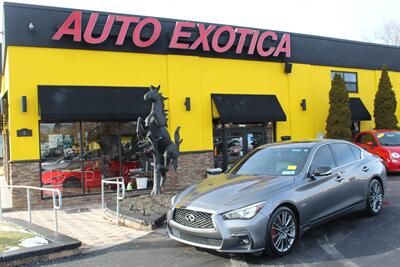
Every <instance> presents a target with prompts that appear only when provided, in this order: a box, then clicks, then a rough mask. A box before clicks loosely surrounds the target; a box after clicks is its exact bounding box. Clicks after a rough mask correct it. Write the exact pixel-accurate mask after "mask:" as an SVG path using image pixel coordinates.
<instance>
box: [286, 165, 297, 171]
mask: <svg viewBox="0 0 400 267" xmlns="http://www.w3.org/2000/svg"><path fill="white" fill-rule="evenodd" d="M287 169H288V170H291V171H295V170H296V169H297V166H296V165H289V166H288V167H287Z"/></svg>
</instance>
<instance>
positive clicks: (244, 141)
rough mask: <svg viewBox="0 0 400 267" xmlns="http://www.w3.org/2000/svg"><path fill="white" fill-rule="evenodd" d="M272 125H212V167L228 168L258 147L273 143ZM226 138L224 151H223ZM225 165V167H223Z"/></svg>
mask: <svg viewBox="0 0 400 267" xmlns="http://www.w3.org/2000/svg"><path fill="white" fill-rule="evenodd" d="M273 131H274V127H273V123H266V124H262V123H260V124H233V123H230V124H225V125H222V124H218V123H215V124H214V165H215V167H220V168H222V169H226V168H229V166H231V165H232V164H234V163H235V162H236V161H237V160H238V159H239V158H240V157H242V156H243V155H244V154H246V153H248V152H250V151H252V150H253V149H255V148H257V147H258V146H260V145H263V144H266V143H271V142H273V135H274V134H273ZM224 136H226V149H224V143H223V140H224ZM225 165H226V166H225Z"/></svg>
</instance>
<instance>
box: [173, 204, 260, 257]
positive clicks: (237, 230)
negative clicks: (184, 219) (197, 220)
mask: <svg viewBox="0 0 400 267" xmlns="http://www.w3.org/2000/svg"><path fill="white" fill-rule="evenodd" d="M212 218H213V222H214V226H215V228H214V229H195V228H190V227H186V226H184V225H181V224H179V223H177V222H176V221H174V220H173V211H171V210H170V211H169V212H168V214H167V231H168V235H169V237H170V238H172V239H174V240H177V241H179V242H182V243H185V244H188V245H192V246H196V247H202V248H207V249H212V250H216V251H219V252H229V253H254V252H258V251H262V250H264V249H265V232H266V229H267V223H268V217H267V216H266V215H264V214H263V213H261V212H259V213H258V214H257V215H256V216H255V217H254V218H252V219H250V220H224V219H223V218H222V216H221V215H215V214H214V215H213V216H212Z"/></svg>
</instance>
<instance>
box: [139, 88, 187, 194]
mask: <svg viewBox="0 0 400 267" xmlns="http://www.w3.org/2000/svg"><path fill="white" fill-rule="evenodd" d="M159 91H160V85H159V86H158V87H155V86H152V85H151V86H150V91H149V92H147V93H146V94H145V95H144V100H145V101H149V102H151V103H152V105H151V111H150V114H149V115H148V116H147V117H146V119H144V120H143V119H142V118H141V117H139V118H138V121H137V129H136V133H137V136H138V139H139V140H141V141H147V142H149V143H150V145H151V152H152V154H153V161H154V166H153V167H154V185H153V190H152V192H151V194H152V195H158V194H160V193H161V188H162V187H163V185H164V183H165V180H166V179H167V171H168V170H169V166H170V165H171V164H172V165H173V167H174V169H175V172H176V171H177V168H178V156H179V145H180V144H181V143H182V140H181V138H180V136H179V130H180V127H179V126H178V127H177V128H176V130H175V136H174V137H175V143H174V142H172V141H171V136H170V134H169V132H168V130H167V114H166V111H165V106H164V100H166V99H167V98H165V97H163V96H162V94H161V93H160V92H159Z"/></svg>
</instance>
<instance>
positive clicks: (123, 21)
mask: <svg viewBox="0 0 400 267" xmlns="http://www.w3.org/2000/svg"><path fill="white" fill-rule="evenodd" d="M98 17H99V13H97V12H92V13H91V14H90V17H89V21H88V23H87V25H86V28H85V29H84V31H83V36H82V12H81V11H73V12H72V13H71V14H70V15H69V16H68V18H67V19H66V20H65V21H64V22H63V24H62V25H61V26H60V27H59V28H58V30H57V32H56V33H55V34H54V35H53V37H52V38H51V39H52V40H60V39H61V38H64V36H70V37H72V40H73V41H74V42H82V37H83V40H84V42H86V43H89V44H100V43H103V42H105V41H106V40H107V39H108V38H109V36H110V32H111V30H112V28H113V27H119V32H118V35H117V38H116V41H115V45H116V46H121V45H123V44H124V42H125V41H126V40H125V39H126V37H127V35H128V30H129V27H130V26H131V25H134V28H133V33H132V40H131V42H132V44H133V45H135V46H137V47H143V48H144V47H150V46H151V45H153V44H154V43H156V42H157V41H158V40H159V38H160V35H161V33H162V24H161V22H160V20H158V19H157V18H151V17H147V18H140V17H135V16H123V15H108V17H107V20H106V22H105V23H104V25H101V26H102V27H103V28H102V32H101V34H99V35H96V36H93V30H94V28H95V27H96V23H97V19H98ZM98 26H100V25H97V27H98ZM148 27H151V28H152V34H151V36H150V37H149V38H146V39H145V38H143V36H142V35H141V33H142V31H143V29H144V28H148ZM192 34H196V36H197V39H195V40H194V41H189V40H191V38H193V36H192ZM70 37H66V38H70ZM246 41H247V45H245V42H246ZM249 42H250V43H249ZM266 42H268V44H269V45H268V46H267V47H266V45H265V43H266ZM168 47H169V48H171V49H183V50H197V49H201V50H202V51H214V52H216V53H225V52H227V51H229V50H231V49H232V50H233V49H234V52H235V53H236V54H247V55H254V54H255V53H257V54H258V55H259V56H261V57H278V56H280V54H281V53H282V54H283V56H284V57H286V58H290V56H291V47H290V34H288V33H284V34H283V35H282V36H281V37H279V38H278V34H277V33H276V32H274V31H259V30H253V29H247V28H239V27H236V28H235V27H232V26H226V25H222V26H220V25H213V24H210V25H208V26H206V25H205V24H203V23H195V22H187V21H177V22H176V23H175V27H174V29H173V32H172V36H171V38H170V41H169V46H168Z"/></svg>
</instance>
